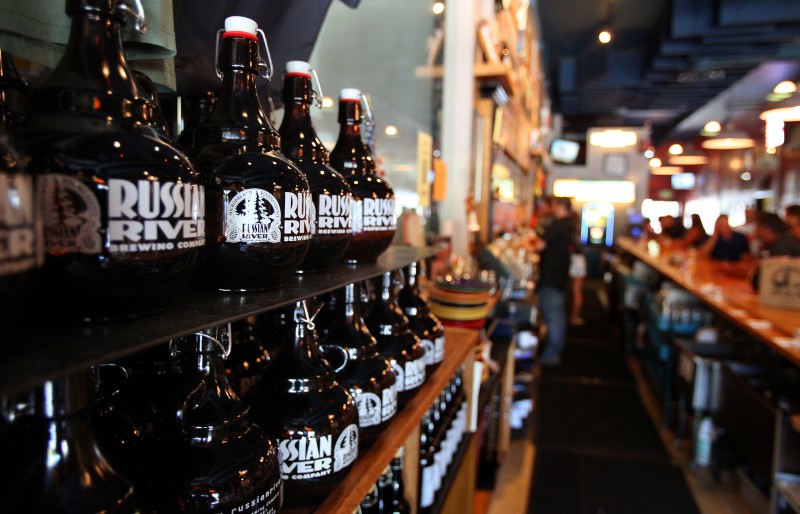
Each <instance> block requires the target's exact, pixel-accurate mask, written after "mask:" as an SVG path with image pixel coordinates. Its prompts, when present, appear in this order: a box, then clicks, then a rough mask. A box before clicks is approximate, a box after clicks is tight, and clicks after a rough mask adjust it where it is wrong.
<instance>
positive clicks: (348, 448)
mask: <svg viewBox="0 0 800 514" xmlns="http://www.w3.org/2000/svg"><path fill="white" fill-rule="evenodd" d="M356 457H358V427H357V426H355V425H350V426H348V427H347V428H345V429H344V431H343V432H342V433H341V434H339V438H338V439H337V440H336V447H335V448H334V454H333V471H334V472H337V471H341V470H343V469H344V468H346V467H348V466H350V465H351V464H352V463H353V462H355V460H356Z"/></svg>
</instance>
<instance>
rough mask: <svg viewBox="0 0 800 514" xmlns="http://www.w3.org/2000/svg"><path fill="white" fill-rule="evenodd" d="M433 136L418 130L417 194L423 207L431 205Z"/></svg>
mask: <svg viewBox="0 0 800 514" xmlns="http://www.w3.org/2000/svg"><path fill="white" fill-rule="evenodd" d="M432 160H433V138H432V137H431V135H430V134H427V133H425V132H422V131H419V132H417V194H418V195H419V204H420V205H421V206H422V207H430V206H431V183H430V180H429V177H430V173H431V168H432V167H433V163H432V162H431V161H432Z"/></svg>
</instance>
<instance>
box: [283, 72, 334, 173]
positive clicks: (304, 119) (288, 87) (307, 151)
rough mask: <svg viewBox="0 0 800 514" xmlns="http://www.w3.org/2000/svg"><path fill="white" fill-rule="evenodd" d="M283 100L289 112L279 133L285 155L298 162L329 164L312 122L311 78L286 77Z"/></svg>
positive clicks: (285, 114)
mask: <svg viewBox="0 0 800 514" xmlns="http://www.w3.org/2000/svg"><path fill="white" fill-rule="evenodd" d="M281 98H282V100H283V103H284V105H285V108H286V112H285V113H284V115H283V121H282V122H281V127H280V129H279V131H278V132H279V133H280V136H281V151H282V152H283V154H284V155H286V156H287V157H289V158H290V159H292V160H295V161H301V160H304V159H310V160H311V161H313V162H317V163H321V164H328V162H329V161H330V159H329V155H328V151H327V150H326V149H325V146H324V145H323V144H322V141H321V140H320V138H319V136H318V135H317V131H316V130H315V129H314V124H313V122H312V121H311V103H312V89H311V78H310V77H308V76H306V75H299V74H298V75H287V76H286V78H285V79H284V82H283V94H282V97H281Z"/></svg>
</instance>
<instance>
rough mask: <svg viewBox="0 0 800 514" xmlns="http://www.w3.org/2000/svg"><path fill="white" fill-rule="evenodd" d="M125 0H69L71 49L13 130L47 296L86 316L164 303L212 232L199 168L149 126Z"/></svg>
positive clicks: (151, 308) (130, 9)
mask: <svg viewBox="0 0 800 514" xmlns="http://www.w3.org/2000/svg"><path fill="white" fill-rule="evenodd" d="M125 1H126V0H114V1H112V0H69V1H68V2H67V13H68V14H69V15H70V17H71V18H72V25H71V29H70V36H69V42H68V44H67V48H66V51H65V53H64V56H63V57H62V59H61V61H60V62H59V64H58V66H57V67H56V68H55V70H54V71H53V73H52V74H51V76H50V77H49V78H48V80H47V81H46V82H45V83H44V84H42V86H41V87H39V88H38V89H36V90H34V92H33V93H32V97H31V101H30V104H29V105H30V113H29V116H28V119H27V120H26V121H25V122H24V123H22V124H20V125H19V127H18V129H17V130H16V135H17V137H18V140H19V141H20V142H24V143H25V145H26V151H27V152H28V153H29V154H30V155H31V156H32V158H31V161H30V164H29V169H30V171H31V172H32V173H33V174H34V176H35V179H36V183H37V185H36V194H37V202H38V205H39V215H40V216H41V218H42V222H43V225H44V249H45V265H44V270H43V271H44V275H45V276H44V280H45V282H46V283H47V286H48V293H49V294H48V299H49V300H51V303H52V306H53V308H54V309H57V312H58V313H60V314H64V315H67V316H70V317H79V318H83V319H105V318H114V317H123V316H129V315H134V314H143V313H147V312H152V311H155V310H159V309H160V308H161V307H163V305H164V304H165V302H166V301H167V300H168V299H169V298H170V297H171V296H172V295H173V294H174V293H175V292H176V291H177V290H178V289H179V288H180V287H182V286H184V285H185V284H186V282H187V281H188V280H189V278H190V276H191V274H192V272H193V270H194V265H195V262H196V260H197V250H198V248H199V247H200V246H202V245H203V244H204V243H205V232H204V231H205V226H204V219H203V216H204V192H203V187H202V185H201V183H200V178H199V175H197V173H195V171H194V169H193V168H192V164H191V162H190V161H189V159H188V157H187V156H186V155H185V154H184V153H183V152H182V151H181V150H180V149H179V148H178V147H177V146H175V145H174V144H173V143H172V142H171V141H170V140H169V138H167V137H166V136H165V135H163V134H162V133H160V132H159V131H158V130H156V129H154V128H153V127H151V126H149V123H150V121H152V120H150V119H149V118H148V115H149V113H152V106H151V105H150V104H149V102H148V101H147V100H146V99H145V98H144V97H143V95H142V94H141V91H140V89H139V88H138V87H137V85H136V83H135V81H134V79H133V74H132V72H131V70H130V68H129V67H128V64H127V62H126V60H125V56H124V54H123V51H122V42H121V37H120V33H121V30H122V24H123V21H124V15H125V13H126V12H127V13H130V12H134V11H135V8H133V7H129V6H128V5H127V4H126V3H125ZM136 3H137V4H138V2H136ZM143 22H144V18H143V13H141V12H140V13H139V19H138V21H137V24H136V25H137V28H143V26H144V23H143Z"/></svg>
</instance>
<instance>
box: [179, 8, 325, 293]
mask: <svg viewBox="0 0 800 514" xmlns="http://www.w3.org/2000/svg"><path fill="white" fill-rule="evenodd" d="M258 34H263V32H261V31H260V30H259V29H258V28H257V25H256V22H254V21H253V20H250V19H248V18H243V17H241V16H231V17H229V18H227V19H226V20H225V31H224V32H223V33H222V35H221V41H220V42H219V45H218V46H219V54H218V55H217V63H218V72H219V73H220V74H221V76H222V90H221V91H220V94H219V99H218V100H217V103H216V105H215V106H214V110H213V111H212V113H211V115H210V116H209V118H208V120H206V122H205V123H203V124H202V125H201V126H200V127H198V128H197V130H195V137H194V149H193V153H194V156H195V158H196V161H197V167H198V170H200V172H201V174H202V175H203V180H204V181H205V185H206V195H207V201H206V216H207V220H208V224H207V245H206V247H205V248H204V249H203V252H202V254H201V259H200V266H199V271H198V276H197V283H198V284H199V285H200V286H201V287H204V288H209V289H214V290H218V291H240V292H243V291H258V290H263V289H271V288H276V287H280V285H281V284H282V283H283V281H284V279H285V277H286V275H287V273H289V272H291V271H293V270H294V269H295V268H297V266H299V265H300V263H301V262H302V260H303V258H304V257H305V254H306V251H307V250H308V245H309V241H310V240H311V233H312V230H311V209H312V200H311V193H310V190H309V188H308V181H307V180H306V178H305V176H304V175H303V174H302V173H301V172H300V170H298V169H297V167H295V165H294V164H292V163H291V161H289V160H288V159H287V158H286V157H284V156H283V154H282V153H281V151H280V137H279V136H278V133H277V131H275V128H274V127H273V126H272V124H271V123H270V121H269V119H268V117H267V114H266V112H265V111H264V108H263V107H262V105H261V101H260V100H259V96H258V91H257V90H256V77H258V76H259V73H260V70H265V69H266V70H267V71H266V72H265V73H266V75H265V76H269V75H270V74H271V73H272V71H271V70H270V69H269V67H268V66H267V65H266V64H265V63H264V61H263V60H262V59H261V57H260V55H259V44H258V36H257V35H258ZM264 41H266V38H264ZM264 50H265V51H268V50H267V48H266V43H265V46H264Z"/></svg>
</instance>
